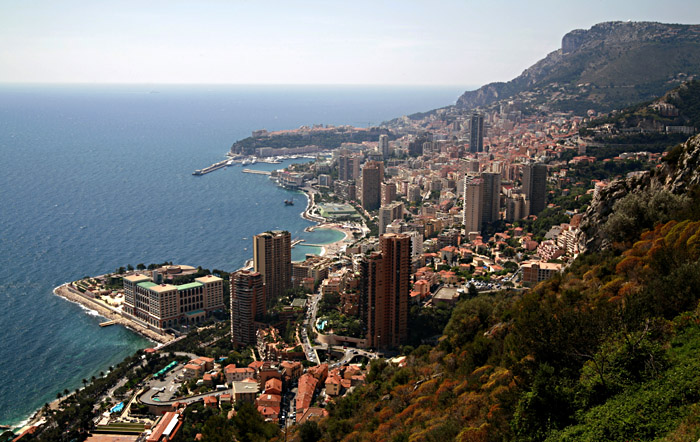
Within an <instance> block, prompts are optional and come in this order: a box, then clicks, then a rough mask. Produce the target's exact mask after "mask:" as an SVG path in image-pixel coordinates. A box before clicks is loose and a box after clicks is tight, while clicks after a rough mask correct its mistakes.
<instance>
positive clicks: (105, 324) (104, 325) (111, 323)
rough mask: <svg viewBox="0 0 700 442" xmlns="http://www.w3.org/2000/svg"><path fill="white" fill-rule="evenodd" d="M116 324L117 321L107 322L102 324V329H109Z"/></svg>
mask: <svg viewBox="0 0 700 442" xmlns="http://www.w3.org/2000/svg"><path fill="white" fill-rule="evenodd" d="M116 323H117V321H115V320H111V321H107V322H100V327H109V326H110V325H114V324H116Z"/></svg>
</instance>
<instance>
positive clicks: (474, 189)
mask: <svg viewBox="0 0 700 442" xmlns="http://www.w3.org/2000/svg"><path fill="white" fill-rule="evenodd" d="M482 185H483V180H482V179H481V178H478V177H476V176H474V175H465V176H464V208H463V212H462V224H464V232H465V233H469V232H481V219H482V218H481V209H482V207H483V204H482V203H481V198H482V190H481V188H482Z"/></svg>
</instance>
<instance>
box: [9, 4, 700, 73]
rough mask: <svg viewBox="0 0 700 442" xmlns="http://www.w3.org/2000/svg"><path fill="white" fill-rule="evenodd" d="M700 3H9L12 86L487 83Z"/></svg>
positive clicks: (685, 14)
mask: <svg viewBox="0 0 700 442" xmlns="http://www.w3.org/2000/svg"><path fill="white" fill-rule="evenodd" d="M610 20H635V21H636V20H650V21H661V22H668V23H700V1H697V0H683V1H681V0H664V1H661V0H629V1H615V0H607V1H602V0H588V1H584V2H580V1H579V2H569V1H564V0H557V1H547V0H517V1H515V0H513V1H507V0H481V1H472V0H463V1H449V0H432V1H410V0H401V1H380V0H377V1H364V0H353V1H349V0H348V1H337V2H336V1H330V0H328V1H297V0H285V1H263V0H261V1H237V0H219V1H215V0H211V1H208V0H197V1H195V0H192V1H187V2H185V1H177V0H162V1H160V0H145V1H144V0H138V1H136V0H133V1H132V0H123V1H122V0H120V1H102V0H83V1H77V0H36V1H33V0H0V82H42V83H155V84H158V83H233V84H236V83H238V84H241V83H243V84H249V83H263V84H269V83H273V84H420V85H481V84H484V83H488V82H492V81H507V80H509V79H511V78H513V77H515V76H517V75H519V74H520V73H521V72H522V71H523V70H524V69H526V68H527V67H529V66H530V65H532V64H533V63H534V62H536V61H537V60H539V59H541V58H543V57H544V56H545V55H547V54H548V53H549V52H551V51H554V50H556V49H558V48H559V47H560V44H561V37H562V36H563V35H564V34H565V33H567V32H568V31H570V30H572V29H577V28H590V27H591V26H592V25H593V24H595V23H598V22H602V21H610Z"/></svg>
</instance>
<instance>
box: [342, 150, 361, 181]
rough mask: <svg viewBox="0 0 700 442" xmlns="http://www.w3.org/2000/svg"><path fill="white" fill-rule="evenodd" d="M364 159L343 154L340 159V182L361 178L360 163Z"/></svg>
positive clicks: (355, 155) (354, 155)
mask: <svg viewBox="0 0 700 442" xmlns="http://www.w3.org/2000/svg"><path fill="white" fill-rule="evenodd" d="M361 160H362V158H361V157H360V156H359V155H357V154H343V155H341V156H339V157H338V179H339V180H340V181H351V180H357V179H359V178H360V161H361Z"/></svg>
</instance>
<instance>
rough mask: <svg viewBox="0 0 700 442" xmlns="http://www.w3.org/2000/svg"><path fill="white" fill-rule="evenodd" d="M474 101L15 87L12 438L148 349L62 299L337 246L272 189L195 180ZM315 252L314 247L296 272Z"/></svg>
mask: <svg viewBox="0 0 700 442" xmlns="http://www.w3.org/2000/svg"><path fill="white" fill-rule="evenodd" d="M461 91H462V89H461V88H422V89H417V88H390V89H386V88H378V87H365V88H357V87H283V86H274V87H204V86H202V87H184V86H180V87H175V86H170V87H154V86H112V87H104V86H101V87H97V86H82V87H79V86H70V87H69V86H60V87H59V86H41V87H29V86H0V154H1V155H2V156H1V158H2V159H1V160H0V208H1V209H0V251H1V252H0V327H2V340H0V360H2V361H3V363H2V364H0V379H3V382H0V424H17V423H19V422H20V421H22V420H23V419H25V418H26V417H27V416H28V415H29V414H30V413H31V412H33V411H34V410H35V409H37V408H38V407H40V406H41V405H43V404H44V403H45V402H49V401H51V400H53V399H55V397H56V393H57V392H59V391H63V389H64V388H68V389H75V388H76V387H79V386H80V385H81V379H83V378H90V377H91V376H93V375H98V374H99V373H100V371H103V370H106V368H107V367H108V366H110V365H113V364H116V363H117V362H119V361H120V360H122V359H123V358H124V357H125V356H127V355H129V354H131V353H133V352H134V351H135V350H136V349H138V348H143V347H145V346H148V345H149V342H147V341H146V340H144V339H143V338H141V337H139V336H137V335H135V334H133V333H131V332H129V331H127V330H126V329H124V328H122V327H107V328H104V329H103V328H100V327H98V326H97V324H98V323H99V322H100V318H99V317H96V316H94V315H92V314H90V312H87V311H85V310H83V309H82V308H81V307H80V306H78V305H75V304H72V303H69V302H66V301H64V300H62V299H60V298H57V297H55V296H53V295H52V292H51V291H52V289H53V288H54V287H55V286H57V285H59V284H61V283H63V282H66V281H70V280H74V279H77V278H80V277H82V276H85V275H97V274H102V273H106V272H109V271H113V270H114V269H115V268H117V267H119V266H126V265H127V264H133V265H136V264H138V263H145V264H149V263H151V262H163V261H166V260H167V261H174V262H176V263H182V264H190V265H194V266H199V265H201V266H203V267H205V268H210V269H222V270H227V271H232V270H235V269H236V268H238V267H240V266H241V265H242V264H243V262H244V261H245V260H246V259H247V258H249V257H250V256H251V254H252V243H251V238H252V236H253V235H254V234H256V233H260V232H262V231H265V230H268V229H276V228H280V229H286V230H289V231H290V232H291V233H292V237H301V238H307V240H308V241H309V242H312V243H323V242H327V241H331V240H334V239H337V236H335V235H336V234H335V233H333V232H327V231H326V232H324V231H320V232H316V233H314V234H312V236H310V235H309V234H305V233H304V232H303V229H304V228H305V227H307V226H309V225H311V223H309V222H308V221H305V220H303V219H302V218H301V217H300V216H299V215H300V212H301V211H302V210H303V208H304V206H305V204H304V199H303V197H301V196H300V195H299V196H298V198H299V202H300V204H297V205H295V206H284V204H283V200H284V199H287V198H289V197H290V196H291V194H290V193H289V192H287V191H285V190H283V189H281V188H278V187H276V186H275V185H273V184H272V183H271V182H270V180H269V179H268V178H267V177H266V176H261V175H252V174H245V173H242V172H241V171H240V166H235V167H231V168H228V169H224V170H219V171H216V172H213V173H211V174H208V175H206V176H203V177H193V176H192V175H191V173H192V171H193V170H195V169H200V168H202V167H205V166H208V165H209V164H211V163H213V162H216V161H219V160H221V159H223V158H224V154H225V152H226V151H227V150H228V148H229V147H230V145H231V144H232V143H233V142H234V141H236V140H237V139H240V138H243V137H246V136H248V135H249V134H250V132H251V131H252V130H255V129H260V128H266V129H268V130H277V129H289V128H295V127H298V126H300V125H302V124H314V123H325V124H353V125H359V126H366V125H367V124H368V123H373V124H376V123H379V122H380V121H383V120H388V119H390V118H394V117H396V116H400V115H403V114H408V113H412V112H417V111H424V110H428V109H432V108H435V107H440V106H444V105H447V104H450V103H453V102H454V100H455V99H456V98H457V97H458V96H459V94H460V93H461ZM256 167H258V168H279V167H281V166H280V165H257V166H256ZM296 197H297V196H295V198H296ZM334 236H335V237H334ZM314 251H315V249H314V248H311V247H299V248H298V249H296V250H295V252H294V258H295V259H300V258H303V255H304V253H309V252H314Z"/></svg>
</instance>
